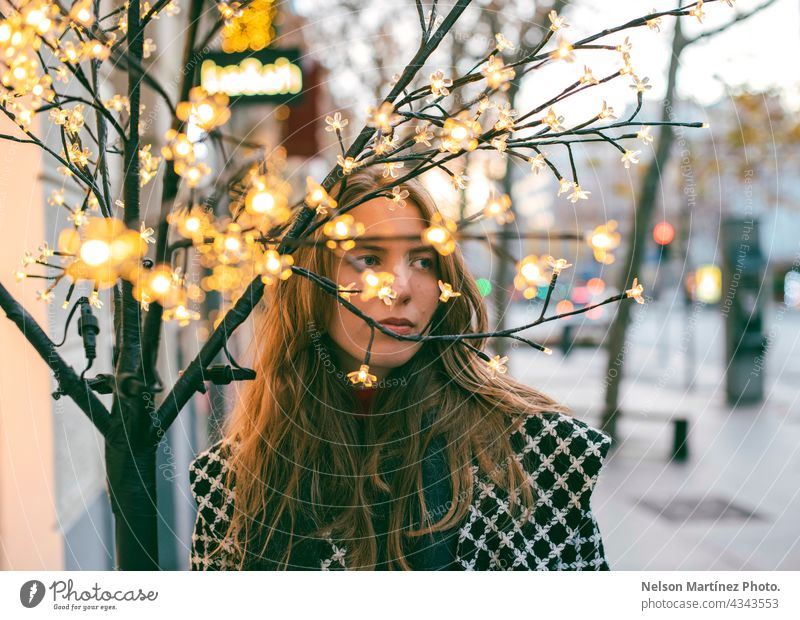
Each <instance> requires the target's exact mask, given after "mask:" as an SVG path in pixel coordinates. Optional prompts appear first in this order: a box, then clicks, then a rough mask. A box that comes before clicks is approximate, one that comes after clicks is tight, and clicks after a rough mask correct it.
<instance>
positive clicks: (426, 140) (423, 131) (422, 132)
mask: <svg viewBox="0 0 800 620" xmlns="http://www.w3.org/2000/svg"><path fill="white" fill-rule="evenodd" d="M429 127H430V123H425V124H424V125H417V127H416V135H415V136H414V142H416V143H417V144H424V145H425V146H431V139H432V138H433V132H432V131H431V130H430V129H429Z"/></svg>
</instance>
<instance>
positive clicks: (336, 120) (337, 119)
mask: <svg viewBox="0 0 800 620" xmlns="http://www.w3.org/2000/svg"><path fill="white" fill-rule="evenodd" d="M349 123H350V121H348V120H347V119H346V118H342V114H341V112H334V114H333V116H326V117H325V125H326V127H325V131H341V130H342V129H344V128H345V127H347V125H348V124H349Z"/></svg>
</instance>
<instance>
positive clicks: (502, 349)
mask: <svg viewBox="0 0 800 620" xmlns="http://www.w3.org/2000/svg"><path fill="white" fill-rule="evenodd" d="M565 5H566V2H565V0H554V2H552V3H543V2H541V3H537V6H536V13H535V14H534V17H533V20H532V21H530V22H527V23H525V22H523V23H522V24H523V25H522V26H521V27H520V30H519V37H518V39H517V40H518V41H519V48H520V52H521V50H522V49H523V48H524V47H525V45H524V41H525V39H526V37H528V36H529V34H530V32H532V31H533V30H534V29H535V28H536V26H537V25H540V26H541V30H540V31H541V32H543V33H544V32H547V28H546V27H545V24H546V22H547V14H548V13H549V12H550V11H555V12H556V13H561V11H562V9H563V8H564V6H565ZM492 15H493V18H494V19H493V20H492V25H493V26H494V25H495V21H496V13H493V14H492ZM542 36H544V35H542ZM539 40H541V37H540V39H539ZM538 43H539V41H537V42H536V44H538ZM536 44H534V45H533V46H532V47H535V45H536ZM520 87H521V83H520V79H519V77H517V78H514V79H513V80H512V81H511V84H510V86H509V89H508V91H507V93H506V96H507V97H508V103H509V105H510V106H511V108H512V109H515V108H516V103H517V95H519V91H520ZM513 170H514V169H513V166H512V165H511V159H510V158H507V159H506V172H505V175H504V176H503V190H502V192H503V193H504V194H508V196H509V197H511V198H512V203H511V204H512V209H513V212H514V215H515V216H516V215H517V212H516V209H514V207H513V205H514V204H515V203H514V202H513V196H512V195H511V191H512V187H513V184H514V179H513ZM500 230H501V231H502V232H503V233H505V234H504V235H502V236H501V237H500V238H499V239H498V240H497V246H498V249H499V251H498V253H497V254H498V256H500V257H503V256H508V255H509V254H512V255H513V252H511V243H512V241H513V242H515V243H518V240H516V239H513V240H512V238H511V235H512V233H513V231H515V230H517V231H519V222H516V221H513V222H508V223H507V224H503V225H502V226H501V227H500ZM515 269H516V265H511V264H510V263H509V262H508V260H506V259H504V258H501V259H500V260H499V262H498V266H497V271H496V272H495V273H496V275H495V284H496V285H495V287H494V289H493V293H494V294H493V297H492V301H493V303H494V310H495V326H494V329H496V330H498V331H499V330H503V329H506V313H507V312H508V306H509V298H510V294H509V293H510V290H511V282H512V280H513V278H514V273H515ZM623 305H625V304H623ZM492 344H493V345H494V349H495V351H496V352H497V354H498V355H505V354H506V351H508V340H507V339H506V338H498V339H497V340H496V341H495V342H494V343H492Z"/></svg>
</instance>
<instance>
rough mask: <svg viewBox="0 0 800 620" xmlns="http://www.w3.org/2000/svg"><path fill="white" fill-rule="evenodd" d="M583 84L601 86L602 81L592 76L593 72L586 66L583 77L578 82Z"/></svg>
mask: <svg viewBox="0 0 800 620" xmlns="http://www.w3.org/2000/svg"><path fill="white" fill-rule="evenodd" d="M578 81H579V82H580V83H581V84H599V83H600V81H599V80H598V79H597V78H596V77H594V75H592V70H591V69H590V68H589V67H587V66H586V65H584V66H583V75H582V76H581V79H580V80H578Z"/></svg>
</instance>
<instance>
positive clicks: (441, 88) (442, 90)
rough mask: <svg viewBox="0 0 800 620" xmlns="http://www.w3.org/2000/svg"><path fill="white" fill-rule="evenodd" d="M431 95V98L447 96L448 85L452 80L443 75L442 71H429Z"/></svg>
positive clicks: (448, 91)
mask: <svg viewBox="0 0 800 620" xmlns="http://www.w3.org/2000/svg"><path fill="white" fill-rule="evenodd" d="M430 80H431V95H432V97H431V98H432V99H436V98H438V97H447V95H449V94H450V90H449V89H450V87H451V86H452V85H453V80H451V79H450V78H446V77H444V71H441V70H439V71H436V72H434V73H431V77H430Z"/></svg>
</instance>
